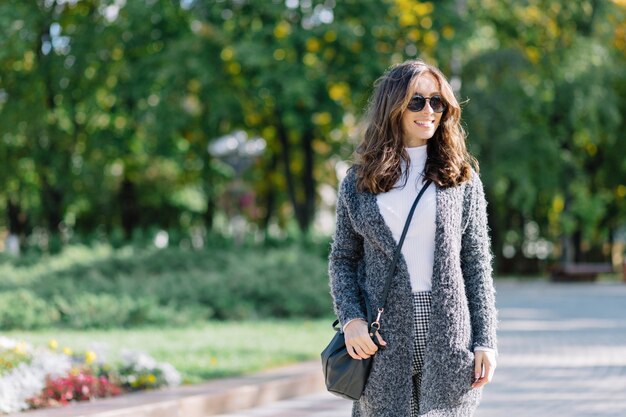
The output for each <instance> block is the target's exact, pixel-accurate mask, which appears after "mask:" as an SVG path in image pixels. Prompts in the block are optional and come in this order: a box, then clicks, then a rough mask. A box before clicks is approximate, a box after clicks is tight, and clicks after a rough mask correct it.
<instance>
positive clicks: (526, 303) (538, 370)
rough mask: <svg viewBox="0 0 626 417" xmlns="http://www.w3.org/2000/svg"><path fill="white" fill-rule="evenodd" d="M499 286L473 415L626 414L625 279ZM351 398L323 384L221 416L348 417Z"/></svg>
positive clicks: (557, 416)
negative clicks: (491, 360)
mask: <svg viewBox="0 0 626 417" xmlns="http://www.w3.org/2000/svg"><path fill="white" fill-rule="evenodd" d="M496 288H497V291H498V297H497V303H498V310H499V312H500V332H499V337H500V346H499V348H500V357H499V363H498V369H497V371H496V376H495V380H494V382H493V383H492V384H491V385H489V386H487V387H486V389H485V392H484V397H483V402H482V405H481V407H480V408H479V411H478V412H477V413H476V415H475V417H626V285H624V284H558V285H557V284H550V283H515V282H510V281H503V282H498V283H497V285H496ZM350 405H351V403H350V402H348V401H345V400H342V399H339V398H336V397H333V396H331V395H330V394H327V393H325V392H319V393H315V394H311V395H307V396H301V397H297V398H295V399H291V400H285V401H279V402H275V403H272V404H269V405H265V406H261V407H258V408H255V409H249V410H241V411H238V412H234V413H231V414H222V415H221V416H222V417H226V416H230V417H235V416H238V417H244V416H246V417H261V416H263V417H347V416H349V415H350ZM399 417H402V416H399Z"/></svg>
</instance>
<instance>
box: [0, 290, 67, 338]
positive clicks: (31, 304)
mask: <svg viewBox="0 0 626 417" xmlns="http://www.w3.org/2000/svg"><path fill="white" fill-rule="evenodd" d="M58 320H59V312H58V311H57V310H56V309H55V308H54V307H53V306H51V305H50V304H48V303H47V302H46V301H45V300H43V299H41V298H39V297H37V296H36V295H34V294H33V293H32V292H31V291H29V290H24V289H21V290H16V291H5V292H1V293H0V329H2V330H9V329H25V330H30V329H37V328H41V327H46V326H50V325H52V324H55V323H57V322H58Z"/></svg>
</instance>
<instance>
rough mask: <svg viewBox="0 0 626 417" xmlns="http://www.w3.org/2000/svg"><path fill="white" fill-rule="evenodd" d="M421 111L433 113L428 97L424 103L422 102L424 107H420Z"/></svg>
mask: <svg viewBox="0 0 626 417" xmlns="http://www.w3.org/2000/svg"><path fill="white" fill-rule="evenodd" d="M422 111H423V112H427V113H434V112H435V111H434V110H433V108H432V107H430V99H429V98H427V99H426V104H424V108H423V109H422Z"/></svg>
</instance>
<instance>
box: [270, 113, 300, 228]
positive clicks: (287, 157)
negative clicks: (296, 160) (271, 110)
mask: <svg viewBox="0 0 626 417" xmlns="http://www.w3.org/2000/svg"><path fill="white" fill-rule="evenodd" d="M276 113H277V118H276V120H277V126H276V128H277V129H276V130H277V133H278V140H279V141H280V144H281V149H280V155H281V159H282V163H283V169H284V172H285V180H286V181H287V194H288V196H289V201H291V206H292V207H293V211H294V215H295V217H296V221H297V222H298V227H299V228H300V230H301V231H303V232H305V233H306V230H307V227H308V224H307V217H306V213H305V210H306V208H305V207H304V206H303V205H302V204H300V203H299V202H298V196H297V192H296V183H295V178H294V175H293V173H292V172H291V149H290V146H289V134H288V132H287V128H286V127H285V125H284V124H283V121H282V119H281V116H282V115H281V112H280V111H279V110H276Z"/></svg>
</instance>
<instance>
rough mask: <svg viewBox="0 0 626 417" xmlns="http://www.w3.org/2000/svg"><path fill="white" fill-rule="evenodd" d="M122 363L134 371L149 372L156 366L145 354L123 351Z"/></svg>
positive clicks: (151, 358)
mask: <svg viewBox="0 0 626 417" xmlns="http://www.w3.org/2000/svg"><path fill="white" fill-rule="evenodd" d="M120 356H121V357H122V363H123V364H124V365H125V366H128V367H129V368H132V369H134V370H136V371H151V370H153V369H154V368H156V366H157V361H156V360H154V358H153V357H152V356H150V355H148V354H147V353H144V352H140V351H136V350H127V349H125V350H123V351H122V353H121V355H120Z"/></svg>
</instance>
